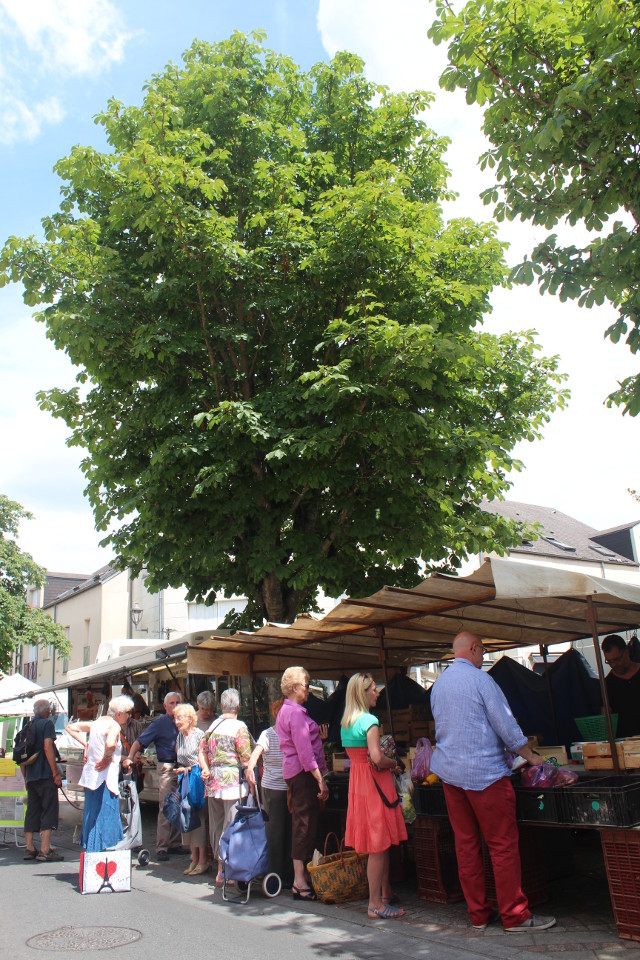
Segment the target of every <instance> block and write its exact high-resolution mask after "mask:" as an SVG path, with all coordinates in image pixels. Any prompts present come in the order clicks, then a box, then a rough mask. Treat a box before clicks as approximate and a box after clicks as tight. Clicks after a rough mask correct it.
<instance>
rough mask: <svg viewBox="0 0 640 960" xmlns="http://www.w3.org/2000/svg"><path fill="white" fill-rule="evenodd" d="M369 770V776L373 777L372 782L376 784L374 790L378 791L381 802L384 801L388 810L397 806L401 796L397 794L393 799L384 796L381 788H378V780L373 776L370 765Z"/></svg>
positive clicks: (400, 801)
mask: <svg viewBox="0 0 640 960" xmlns="http://www.w3.org/2000/svg"><path fill="white" fill-rule="evenodd" d="M369 771H370V773H371V776H372V777H373V782H374V783H375V785H376V790H377V791H378V793H379V794H380V799H381V800H382V802H383V803H384V805H385V807H389V809H390V810H393V809H394V807H399V806H400V804H401V803H402V800H401V798H400V797H398V796H397V797H396V799H395V800H388V799H387V797H386V796H385V795H384V793H383V792H382V790H381V789H380V784H379V783H378V781H377V780H376V778H375V776H374V773H373V770H372V769H371V767H369Z"/></svg>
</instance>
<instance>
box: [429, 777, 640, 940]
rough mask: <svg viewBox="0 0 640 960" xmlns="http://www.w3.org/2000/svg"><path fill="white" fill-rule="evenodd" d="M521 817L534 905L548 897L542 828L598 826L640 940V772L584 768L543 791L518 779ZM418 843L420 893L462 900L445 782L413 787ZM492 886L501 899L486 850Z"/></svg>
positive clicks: (621, 903)
mask: <svg viewBox="0 0 640 960" xmlns="http://www.w3.org/2000/svg"><path fill="white" fill-rule="evenodd" d="M514 789H515V792H516V817H517V819H518V823H519V824H520V857H521V861H522V886H523V890H524V892H525V894H526V895H527V896H528V897H529V901H530V903H531V905H532V906H536V905H537V904H539V903H542V902H544V899H546V892H547V886H546V884H547V881H546V871H545V867H544V858H543V855H542V851H541V845H540V844H539V843H538V842H537V840H536V833H537V831H539V830H541V829H543V828H545V829H546V828H552V829H563V830H595V831H597V832H598V834H599V836H600V841H601V844H602V852H603V856H604V863H605V868H606V872H607V880H608V885H609V895H610V897H611V905H612V907H613V915H614V918H615V922H616V927H617V930H618V936H620V937H622V938H624V939H629V940H640V776H637V775H627V776H618V777H614V776H611V775H608V774H607V773H606V772H602V773H596V772H592V771H585V772H584V774H583V775H582V776H581V777H580V779H579V780H578V782H577V783H576V784H574V785H572V786H566V787H558V788H551V789H546V790H540V789H538V788H525V787H522V786H521V785H519V784H518V783H517V781H516V782H514ZM414 802H415V807H416V813H417V814H418V816H417V817H416V824H417V826H416V827H414V850H415V854H416V871H417V874H418V887H419V890H420V895H421V896H422V897H423V898H424V899H425V900H430V899H433V900H435V901H436V902H440V903H443V902H445V903H447V902H453V900H455V899H460V897H461V895H462V894H461V890H460V887H459V882H458V878H457V862H455V848H454V843H453V831H452V829H451V825H450V823H449V819H448V816H447V809H446V803H445V800H444V790H443V789H442V785H441V784H434V785H432V786H428V787H427V786H425V787H423V786H418V787H416V788H415V791H414ZM483 858H484V864H485V873H486V876H487V891H488V894H489V896H490V897H491V896H493V897H494V898H495V887H494V886H493V887H492V882H493V874H492V871H491V865H490V857H489V856H488V851H487V850H486V848H485V849H484V850H483Z"/></svg>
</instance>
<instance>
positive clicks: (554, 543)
mask: <svg viewBox="0 0 640 960" xmlns="http://www.w3.org/2000/svg"><path fill="white" fill-rule="evenodd" d="M542 539H543V540H546V541H547V543H550V544H551V546H552V547H557V548H558V550H564V551H565V553H575V552H576V548H575V547H571V546H569V544H568V543H563V542H562V540H556V538H555V537H543V538H542Z"/></svg>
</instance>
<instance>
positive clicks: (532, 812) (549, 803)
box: [514, 784, 563, 823]
mask: <svg viewBox="0 0 640 960" xmlns="http://www.w3.org/2000/svg"><path fill="white" fill-rule="evenodd" d="M514 790H515V793H516V819H517V820H518V821H524V822H527V821H528V822H529V823H562V822H563V821H562V819H561V815H560V809H559V801H558V793H559V790H551V789H549V790H540V789H538V788H537V787H523V786H521V785H520V784H514Z"/></svg>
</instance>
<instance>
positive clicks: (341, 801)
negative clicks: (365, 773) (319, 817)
mask: <svg viewBox="0 0 640 960" xmlns="http://www.w3.org/2000/svg"><path fill="white" fill-rule="evenodd" d="M327 787H328V788H329V796H328V798H327V802H326V805H325V806H326V809H327V810H346V809H347V804H348V800H349V774H348V773H343V774H336V773H334V774H330V775H329V776H328V777H327Z"/></svg>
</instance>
